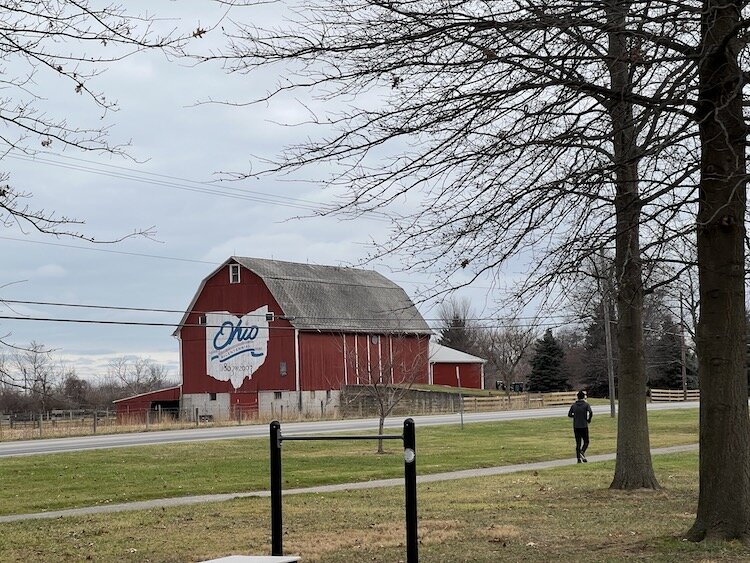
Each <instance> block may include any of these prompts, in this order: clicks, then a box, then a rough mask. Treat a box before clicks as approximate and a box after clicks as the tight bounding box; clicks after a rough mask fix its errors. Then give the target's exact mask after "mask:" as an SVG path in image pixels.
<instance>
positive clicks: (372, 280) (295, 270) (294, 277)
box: [231, 256, 432, 333]
mask: <svg viewBox="0 0 750 563" xmlns="http://www.w3.org/2000/svg"><path fill="white" fill-rule="evenodd" d="M231 260H234V261H236V262H237V263H239V264H241V265H242V266H243V267H245V268H247V269H248V270H250V271H251V272H253V273H255V274H256V275H258V276H259V277H260V278H261V279H262V280H263V281H264V282H265V284H266V286H267V287H268V289H269V290H270V292H271V294H272V295H273V296H274V298H275V299H276V301H277V302H278V303H279V305H280V306H281V308H282V309H283V314H284V315H286V316H287V317H293V319H290V322H291V323H292V325H294V326H295V327H296V328H298V329H300V330H320V331H326V332H328V331H332V330H333V331H346V332H398V333H431V332H432V331H431V330H430V327H429V326H427V323H426V322H425V321H424V319H423V318H422V315H420V314H419V311H417V308H416V307H415V306H414V303H412V301H411V299H409V296H408V295H406V292H405V291H404V290H403V289H402V288H401V287H399V286H398V285H396V284H395V283H393V282H392V281H390V280H388V279H387V278H386V277H385V276H383V275H381V274H379V273H378V272H375V271H373V270H359V269H356V268H342V267H338V266H320V265H317V264H298V263H295V262H281V261H278V260H263V259H259V258H243V257H239V256H233V257H232V259H231ZM278 313H281V312H278Z"/></svg>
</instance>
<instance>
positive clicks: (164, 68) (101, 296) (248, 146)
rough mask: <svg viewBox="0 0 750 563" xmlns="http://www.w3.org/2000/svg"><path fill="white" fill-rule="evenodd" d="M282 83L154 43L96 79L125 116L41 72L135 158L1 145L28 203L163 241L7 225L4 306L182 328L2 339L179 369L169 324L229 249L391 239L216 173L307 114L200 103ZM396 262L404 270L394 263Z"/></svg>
mask: <svg viewBox="0 0 750 563" xmlns="http://www.w3.org/2000/svg"><path fill="white" fill-rule="evenodd" d="M142 4H143V5H145V6H148V7H149V9H150V10H151V11H153V12H154V13H156V14H158V15H162V16H169V17H170V18H179V19H172V20H171V21H170V22H169V23H166V24H165V25H170V26H176V27H177V28H178V29H179V30H180V31H181V32H189V31H190V30H192V29H195V28H196V27H198V25H201V26H209V25H211V24H212V23H213V22H216V21H218V20H219V18H220V17H221V13H220V12H219V11H218V10H217V8H216V6H215V5H214V4H213V3H210V2H206V1H178V2H148V3H142ZM137 5H138V3H137V2H131V1H130V0H129V1H128V2H127V3H126V6H127V7H128V9H134V8H135V7H136V6H137ZM270 13H271V12H269V14H270ZM236 17H242V15H241V14H237V15H236ZM267 17H273V16H272V15H268V16H267ZM201 41H203V42H204V43H202V44H199V45H198V47H196V48H202V49H205V48H207V47H209V46H211V45H212V44H214V43H215V44H218V43H220V42H221V36H220V33H219V32H218V31H216V32H213V33H209V34H208V35H207V36H206V37H204V39H202V40H201ZM211 42H214V43H211ZM274 80H275V77H274V76H273V74H271V73H270V72H265V73H258V74H256V75H254V76H253V77H247V76H230V75H227V74H226V73H225V72H224V71H222V70H221V69H220V68H218V67H217V66H212V65H199V66H195V65H189V64H187V63H180V62H179V61H177V62H175V61H168V60H166V58H165V57H164V56H163V55H161V54H159V53H143V54H139V55H136V56H133V57H130V58H128V59H126V60H125V61H123V62H121V63H118V64H114V65H112V66H111V68H109V69H108V70H107V72H106V73H105V74H104V75H103V76H101V77H100V78H99V79H98V80H97V86H98V87H99V88H100V89H101V90H103V91H104V92H105V93H106V94H107V96H108V97H109V98H114V99H117V100H118V102H119V106H120V111H119V112H117V113H115V114H109V115H107V116H106V117H105V119H104V120H101V119H100V118H101V115H100V114H99V113H98V112H97V110H96V109H94V108H92V107H91V106H90V105H89V104H85V103H83V101H82V100H80V96H79V97H76V96H75V95H74V94H73V93H72V92H67V91H61V90H60V85H59V84H56V83H50V84H48V85H47V84H44V83H42V86H43V87H46V88H47V89H48V94H47V96H48V100H47V103H48V107H49V108H50V110H51V111H55V112H59V115H62V116H67V117H68V118H69V119H70V121H71V123H73V124H85V125H89V124H92V123H93V124H96V123H101V124H104V125H105V126H109V125H112V129H111V131H110V137H111V140H113V141H115V142H128V141H130V142H131V143H132V145H131V147H130V149H129V154H130V155H132V157H133V158H134V159H135V160H127V159H123V158H113V157H107V156H99V157H97V156H96V155H94V154H90V153H81V152H76V151H71V150H65V151H64V152H59V149H60V147H56V146H55V145H54V144H53V145H52V146H51V147H49V149H47V150H48V151H49V152H47V150H45V152H39V153H38V154H37V155H36V157H35V158H33V159H31V158H29V157H27V156H22V155H18V154H11V155H8V156H6V157H5V159H4V162H3V169H4V170H6V171H8V172H9V173H10V174H11V182H12V183H13V184H14V185H15V186H17V187H19V188H22V189H27V190H29V191H30V192H32V193H33V195H34V197H33V200H31V202H30V204H31V206H32V207H34V208H44V209H47V210H55V211H56V212H57V213H58V214H61V215H66V216H74V217H76V218H80V219H83V220H85V222H86V224H85V225H84V226H82V227H81V230H82V232H84V233H85V234H86V235H91V236H96V237H98V238H112V237H117V236H121V235H123V234H126V233H128V232H131V231H133V230H134V229H141V228H147V227H152V226H153V227H154V228H155V230H156V235H155V239H156V240H147V239H143V238H132V239H128V240H126V241H124V242H121V243H118V244H116V245H92V244H88V243H85V242H82V241H79V240H75V239H69V238H53V237H49V236H42V235H39V234H37V233H34V232H32V231H30V230H28V231H26V232H22V231H21V230H20V229H18V228H6V229H4V230H2V231H0V248H2V256H3V268H2V270H1V271H0V284H3V285H4V287H3V288H2V293H1V297H2V298H3V299H5V300H8V301H9V302H7V303H5V305H4V306H2V307H1V308H0V315H2V316H4V317H32V318H53V319H82V320H84V319H88V320H94V321H128V322H153V323H164V324H165V325H169V324H170V323H171V324H172V326H155V327H147V326H117V325H104V324H96V323H93V324H82V323H63V322H49V321H41V320H20V319H18V320H14V319H8V318H5V319H2V320H0V334H1V335H9V336H8V337H7V338H6V340H8V341H10V342H14V343H17V344H25V343H28V342H30V341H32V340H33V341H36V342H39V343H41V344H44V345H46V346H47V347H49V348H54V349H56V350H57V351H58V356H59V357H62V358H64V359H65V361H66V362H69V363H70V364H71V365H73V366H75V367H76V370H77V372H78V373H79V375H82V376H85V377H93V376H96V375H101V374H103V373H104V372H105V371H106V365H107V363H108V362H109V360H110V359H112V358H113V357H117V356H123V355H138V356H143V357H149V358H152V359H154V360H155V361H158V362H160V363H164V364H166V365H167V366H168V368H169V370H170V375H171V376H172V377H173V378H177V376H178V374H179V358H178V342H177V341H176V340H175V339H174V338H173V337H172V336H171V334H172V332H173V330H174V326H173V325H174V323H176V322H177V321H179V319H180V316H181V315H180V313H179V311H181V310H184V308H185V307H187V306H188V304H189V302H190V300H191V299H192V297H193V295H194V294H195V292H196V290H197V288H198V285H199V283H200V281H201V280H202V279H203V278H204V277H205V276H206V275H207V274H209V273H210V272H211V271H212V270H213V269H214V268H215V267H216V265H218V264H219V263H221V262H223V261H224V260H226V259H227V258H228V257H229V256H231V255H239V256H249V257H258V258H272V259H278V260H287V261H298V262H310V263H316V264H329V265H352V264H358V263H360V262H361V261H362V260H364V259H365V258H366V257H367V255H368V252H369V250H370V248H371V246H370V243H371V241H372V240H375V241H378V240H384V237H387V236H388V223H386V222H384V221H382V220H378V218H377V217H373V218H370V219H367V218H362V219H358V220H357V221H356V223H354V224H353V223H352V222H350V221H342V220H340V219H337V218H334V217H326V218H305V219H299V218H297V217H299V216H300V215H308V214H309V213H310V212H311V210H312V209H313V208H314V207H315V206H316V205H318V204H320V203H325V202H328V201H331V200H332V199H335V197H336V196H335V194H334V193H331V192H327V191H323V190H321V189H320V187H318V186H316V185H314V184H311V183H310V182H303V181H297V180H293V179H289V178H274V177H264V178H263V179H261V180H247V181H243V182H238V183H229V184H226V183H222V184H219V185H216V184H214V185H207V184H206V182H210V181H212V180H214V179H215V178H216V172H218V171H247V170H249V169H250V168H251V166H253V162H254V161H253V159H254V158H255V157H273V156H275V155H278V154H279V152H280V151H281V149H282V147H283V146H284V145H286V144H289V143H291V142H294V140H295V139H297V138H299V135H300V134H301V132H300V131H299V130H296V129H294V128H289V127H284V126H281V125H279V123H290V122H294V121H296V120H298V119H300V118H302V117H303V116H304V112H303V107H302V105H301V104H300V103H299V102H295V101H294V100H293V99H291V98H290V99H287V100H280V101H278V102H276V103H272V104H268V105H263V106H251V107H244V108H242V107H231V106H227V105H220V104H197V105H196V102H199V101H201V100H206V99H209V98H214V99H216V98H223V99H230V100H239V101H244V100H249V99H252V98H253V97H255V96H259V95H261V94H262V93H263V92H264V91H265V90H266V89H267V88H268V87H270V86H271V85H272V83H273V81H274ZM303 101H304V100H303ZM309 174H310V176H314V175H315V172H314V171H310V172H309ZM302 179H306V178H305V177H301V178H300V180H302ZM300 200H301V201H300ZM390 266H392V267H394V268H396V267H397V262H396V261H395V260H394V261H393V263H392V264H390ZM367 267H369V268H374V269H377V270H378V271H380V272H381V273H383V274H384V275H386V276H387V277H389V278H390V279H392V280H394V281H396V282H397V283H399V284H400V285H401V286H402V287H404V289H406V291H407V292H408V293H409V294H410V295H412V296H414V295H415V294H416V292H417V291H418V290H419V288H420V287H423V286H425V285H429V284H431V283H432V282H433V280H430V279H428V278H424V277H420V276H418V275H416V274H413V273H404V272H392V271H391V269H390V268H389V264H386V263H383V262H380V263H377V264H371V265H369V266H367ZM486 288H487V286H485V287H479V288H477V290H476V291H475V292H474V293H473V294H472V297H473V299H474V303H475V306H476V307H477V309H478V310H482V309H483V308H484V307H485V304H486V301H487V299H489V298H488V297H487V295H486V293H487V291H486ZM13 301H16V302H18V301H29V302H51V303H70V304H83V305H103V306H115V307H134V308H143V309H162V310H168V311H173V312H164V313H147V312H145V311H115V310H111V309H88V308H72V307H55V306H49V305H40V304H24V303H13ZM420 308H421V309H422V311H423V314H424V315H425V316H426V317H435V316H436V311H435V310H430V309H429V307H428V306H427V305H424V306H421V307H420Z"/></svg>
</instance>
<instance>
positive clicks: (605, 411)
mask: <svg viewBox="0 0 750 563" xmlns="http://www.w3.org/2000/svg"><path fill="white" fill-rule="evenodd" d="M648 408H649V410H666V409H684V408H698V403H697V402H687V403H651V404H649V405H648ZM567 411H568V407H553V408H545V409H531V410H520V411H496V412H483V413H465V414H464V422H465V423H467V424H469V423H473V422H500V421H503V420H522V419H531V418H549V417H560V416H565V415H566V414H567ZM593 411H594V414H595V415H598V416H609V413H610V409H609V406H608V405H598V406H594V407H593ZM413 418H414V422H415V424H416V426H417V428H420V427H422V426H436V425H440V424H457V423H458V422H459V420H460V418H459V415H458V414H447V415H429V416H415V417H413ZM403 421H404V418H403V417H391V418H388V419H386V428H387V429H388V430H397V431H398V430H400V429H401V428H402V426H403ZM281 427H282V432H283V433H284V435H292V434H295V433H296V434H300V433H305V434H324V433H334V432H352V431H362V432H363V433H367V434H371V433H374V431H376V430H377V427H378V422H377V419H375V418H366V419H355V420H333V421H321V422H284V423H282V426H281ZM234 438H268V426H266V425H264V424H263V425H251V426H225V427H220V428H193V429H190V430H165V431H154V432H137V433H130V434H102V435H99V436H83V437H79V438H53V439H45V440H24V441H14V442H13V441H11V442H0V458H3V457H12V456H25V455H41V454H52V453H61V452H77V451H83V450H98V449H107V448H127V447H131V446H146V445H155V444H174V443H177V442H196V441H206V440H226V439H234Z"/></svg>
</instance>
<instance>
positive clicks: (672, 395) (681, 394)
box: [651, 389, 701, 403]
mask: <svg viewBox="0 0 750 563" xmlns="http://www.w3.org/2000/svg"><path fill="white" fill-rule="evenodd" d="M686 394H687V397H686ZM700 397H701V392H700V390H698V389H688V390H687V392H685V391H683V390H682V389H651V402H652V403H661V402H676V401H686V400H687V401H698V400H700Z"/></svg>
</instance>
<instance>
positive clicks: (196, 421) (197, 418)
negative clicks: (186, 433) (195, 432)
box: [195, 407, 200, 427]
mask: <svg viewBox="0 0 750 563" xmlns="http://www.w3.org/2000/svg"><path fill="white" fill-rule="evenodd" d="M199 420H200V417H199V416H198V407H195V426H196V427H197V426H198V421H199Z"/></svg>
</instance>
